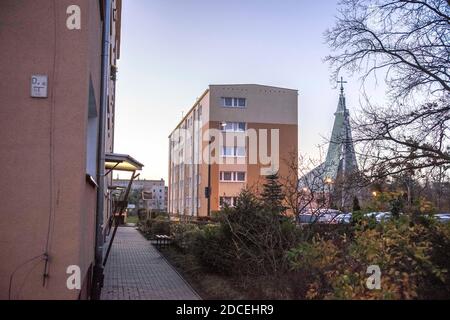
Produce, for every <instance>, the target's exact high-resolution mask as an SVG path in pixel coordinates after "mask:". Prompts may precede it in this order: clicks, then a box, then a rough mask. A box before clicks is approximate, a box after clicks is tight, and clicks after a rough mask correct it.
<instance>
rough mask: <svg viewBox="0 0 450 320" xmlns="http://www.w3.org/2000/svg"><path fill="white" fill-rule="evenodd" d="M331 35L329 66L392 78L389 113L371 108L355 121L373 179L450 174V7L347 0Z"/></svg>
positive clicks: (424, 1) (437, 1)
mask: <svg viewBox="0 0 450 320" xmlns="http://www.w3.org/2000/svg"><path fill="white" fill-rule="evenodd" d="M340 5H341V10H340V14H339V17H338V18H337V23H336V25H335V26H334V27H333V28H332V29H330V30H328V31H327V32H326V34H325V36H326V40H327V42H328V44H329V46H330V48H331V49H332V51H333V54H332V55H330V56H328V57H327V58H326V60H327V61H328V62H329V63H330V64H331V66H332V68H333V71H334V73H333V76H335V77H337V76H338V75H339V74H340V73H341V72H342V70H344V69H345V70H347V71H349V72H351V73H357V74H361V75H362V83H363V86H364V83H365V81H366V80H367V79H368V77H369V76H371V75H375V76H376V71H377V70H380V71H381V70H382V72H383V73H384V74H385V82H386V84H387V87H388V97H389V98H390V99H389V105H387V106H384V107H380V106H372V105H370V98H368V97H367V96H366V99H367V101H368V102H369V104H368V106H365V107H364V108H363V110H362V114H361V116H360V117H359V118H357V119H356V121H355V137H354V141H355V143H363V146H362V147H360V148H362V149H363V150H364V152H361V153H362V155H363V156H364V157H367V158H369V159H370V161H367V164H368V165H369V166H368V167H367V168H368V169H369V171H370V172H368V173H369V174H370V175H372V176H375V177H380V178H381V177H383V176H390V175H395V174H398V173H403V172H411V171H415V170H419V171H420V170H422V169H433V168H436V167H442V168H445V170H448V169H449V167H450V127H449V125H450V102H449V101H450V72H449V66H450V4H449V1H448V0H342V1H341V3H340Z"/></svg>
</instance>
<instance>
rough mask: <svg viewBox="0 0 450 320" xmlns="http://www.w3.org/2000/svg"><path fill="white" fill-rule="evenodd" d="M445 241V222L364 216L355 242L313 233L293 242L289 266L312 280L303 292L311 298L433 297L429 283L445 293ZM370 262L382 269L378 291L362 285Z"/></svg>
mask: <svg viewBox="0 0 450 320" xmlns="http://www.w3.org/2000/svg"><path fill="white" fill-rule="evenodd" d="M449 243H450V232H449V226H443V225H439V224H436V223H433V222H427V223H413V222H412V221H411V220H410V219H409V218H408V217H402V218H401V219H395V220H392V221H388V222H385V223H382V224H378V225H376V226H375V227H370V226H369V224H368V222H367V221H364V220H363V221H362V222H361V224H360V225H358V228H356V229H355V231H354V235H353V241H349V238H348V237H347V235H344V236H342V237H341V238H340V239H339V240H325V239H323V238H320V237H316V238H315V239H314V240H313V241H311V242H304V243H301V244H299V245H297V246H296V247H295V248H294V249H292V250H291V251H290V252H289V253H288V257H289V259H290V261H291V265H292V268H293V269H294V270H296V271H298V272H300V273H302V274H305V275H306V277H305V279H310V280H309V283H308V286H307V287H306V291H305V292H303V294H304V295H305V297H306V298H309V299H324V298H325V299H326V298H331V299H416V298H430V297H436V296H437V295H436V293H433V292H432V291H433V290H430V289H431V288H434V289H435V291H438V292H437V294H438V295H439V297H441V296H446V297H447V298H448V297H449V295H448V293H449V277H448V274H447V269H448V267H449V261H450V260H449V259H448V258H449V254H448V252H449V249H450V245H449ZM441 252H445V253H446V255H445V257H444V258H442V256H441V255H440V254H441ZM439 258H441V260H439ZM371 265H378V266H379V267H380V269H381V272H382V276H381V290H369V289H367V288H366V281H367V277H368V275H367V274H366V271H367V267H368V266H371ZM437 288H439V290H436V289H437ZM443 292H444V293H445V294H442V293H443Z"/></svg>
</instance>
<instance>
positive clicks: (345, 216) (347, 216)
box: [335, 212, 353, 224]
mask: <svg viewBox="0 0 450 320" xmlns="http://www.w3.org/2000/svg"><path fill="white" fill-rule="evenodd" d="M352 216H353V215H352V213H351V212H349V213H342V214H340V215H338V216H337V217H336V218H335V221H336V223H343V224H348V223H350V222H351V221H352Z"/></svg>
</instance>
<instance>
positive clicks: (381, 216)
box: [364, 212, 392, 222]
mask: <svg viewBox="0 0 450 320" xmlns="http://www.w3.org/2000/svg"><path fill="white" fill-rule="evenodd" d="M364 216H366V217H368V218H375V220H376V221H377V222H382V221H386V220H389V219H391V218H392V213H391V212H369V213H366V214H365V215H364Z"/></svg>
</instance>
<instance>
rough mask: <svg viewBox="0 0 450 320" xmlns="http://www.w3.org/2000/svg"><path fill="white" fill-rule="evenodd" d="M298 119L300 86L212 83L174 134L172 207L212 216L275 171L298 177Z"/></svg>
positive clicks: (173, 211)
mask: <svg viewBox="0 0 450 320" xmlns="http://www.w3.org/2000/svg"><path fill="white" fill-rule="evenodd" d="M297 119H298V92H297V91H296V90H291V89H284V88H277V87H270V86H263V85H253V84H249V85H211V86H209V89H208V90H206V91H205V92H204V93H203V95H202V96H201V97H200V98H199V99H198V100H197V101H196V102H195V104H194V106H193V107H192V108H191V109H190V111H189V112H188V113H187V114H186V116H185V117H184V118H183V119H182V121H181V122H180V123H179V124H178V125H177V127H176V128H175V130H174V131H173V132H172V133H171V134H170V136H169V144H170V147H169V199H168V210H169V213H171V214H173V215H182V216H192V217H207V216H209V215H210V214H211V212H214V211H217V210H220V208H221V207H223V206H224V205H225V204H228V205H230V206H233V205H234V204H235V201H236V197H237V196H238V195H239V193H240V192H241V190H242V189H243V188H250V189H254V190H255V191H257V190H258V189H259V187H260V186H261V185H262V183H263V182H264V180H265V176H266V175H268V174H270V173H275V172H277V173H278V174H279V176H281V177H290V178H291V179H297V175H296V173H291V172H289V168H288V165H287V161H288V160H289V158H292V157H295V159H297V150H298V124H297Z"/></svg>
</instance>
